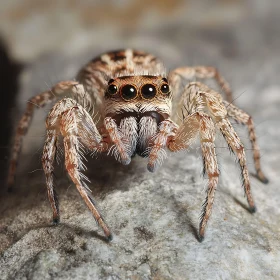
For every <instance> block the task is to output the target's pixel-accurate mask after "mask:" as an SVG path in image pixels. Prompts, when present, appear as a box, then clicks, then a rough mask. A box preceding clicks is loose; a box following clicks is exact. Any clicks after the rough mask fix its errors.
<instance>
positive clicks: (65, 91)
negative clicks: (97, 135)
mask: <svg viewBox="0 0 280 280" xmlns="http://www.w3.org/2000/svg"><path fill="white" fill-rule="evenodd" d="M77 85H78V83H77V82H75V81H64V82H60V83H58V84H57V85H55V86H54V87H53V88H52V89H51V90H49V91H46V92H42V93H40V94H38V95H36V96H34V97H32V98H30V99H29V101H28V102H27V106H26V109H25V112H24V114H23V116H22V117H21V119H20V121H19V123H18V126H17V129H16V134H15V139H14V144H13V147H12V151H11V159H10V163H9V171H8V178H7V179H8V180H7V185H8V187H9V189H11V188H12V186H13V185H14V182H15V173H16V166H17V162H18V158H19V154H20V150H21V146H22V139H23V137H24V135H25V134H26V133H27V130H28V128H29V126H30V122H31V119H32V116H33V113H34V109H35V108H37V107H38V108H42V107H44V106H45V105H46V104H48V103H50V102H52V101H53V100H55V99H56V98H57V97H59V96H64V95H69V93H74V92H75V91H77V92H78V91H79V88H78V87H77Z"/></svg>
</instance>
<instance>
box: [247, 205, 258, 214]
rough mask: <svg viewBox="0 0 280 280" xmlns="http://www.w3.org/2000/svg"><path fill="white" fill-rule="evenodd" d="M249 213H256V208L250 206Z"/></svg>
mask: <svg viewBox="0 0 280 280" xmlns="http://www.w3.org/2000/svg"><path fill="white" fill-rule="evenodd" d="M249 211H250V213H252V214H253V213H256V212H257V207H256V206H252V207H250V208H249Z"/></svg>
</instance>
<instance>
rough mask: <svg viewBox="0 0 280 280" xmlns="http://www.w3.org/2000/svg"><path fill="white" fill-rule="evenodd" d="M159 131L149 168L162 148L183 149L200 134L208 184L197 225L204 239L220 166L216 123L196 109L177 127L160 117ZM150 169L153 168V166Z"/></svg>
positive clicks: (156, 160)
mask: <svg viewBox="0 0 280 280" xmlns="http://www.w3.org/2000/svg"><path fill="white" fill-rule="evenodd" d="M159 130H160V131H159V133H158V135H157V137H156V139H155V141H154V143H155V144H154V146H153V148H152V150H151V153H150V157H149V163H148V169H149V170H151V166H152V167H155V163H157V162H158V161H159V160H158V157H159V155H160V151H161V149H163V148H164V146H167V147H168V149H169V150H170V151H172V152H176V151H179V150H186V149H188V148H189V146H190V145H191V143H192V142H193V141H194V140H195V138H196V136H197V135H198V134H199V135H200V141H201V149H202V155H203V159H204V163H205V170H206V172H207V175H208V188H207V195H206V199H205V202H204V204H203V210H202V215H201V222H200V225H199V240H200V241H202V240H203V239H204V234H205V228H206V224H207V222H208V220H209V218H210V215H211V211H212V206H213V202H214V195H215V190H216V188H217V184H218V178H219V170H218V164H217V157H216V152H215V144H214V140H215V125H214V123H213V121H212V119H211V117H210V116H208V115H206V114H205V113H201V112H195V113H193V114H191V115H189V116H187V117H186V118H185V120H184V122H183V124H182V125H181V126H180V127H179V128H177V125H175V124H174V123H173V122H171V121H163V122H162V123H161V125H160V129H159ZM152 170H153V169H152Z"/></svg>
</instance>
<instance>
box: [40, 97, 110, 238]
mask: <svg viewBox="0 0 280 280" xmlns="http://www.w3.org/2000/svg"><path fill="white" fill-rule="evenodd" d="M46 125H47V139H46V144H45V146H44V151H43V157H42V163H43V168H44V171H45V174H46V178H47V189H48V194H49V200H50V203H51V206H52V209H53V218H54V222H58V221H59V210H58V203H57V198H56V196H55V192H54V187H53V176H52V172H53V161H54V154H55V142H56V138H57V135H58V132H59V131H60V133H61V135H62V136H63V137H64V149H65V167H66V170H67V172H68V174H69V176H70V178H71V179H72V181H73V183H74V184H75V185H76V187H77V189H78V191H79V193H80V195H81V196H82V198H83V199H84V201H85V203H86V205H87V206H88V207H89V209H90V210H91V212H92V214H93V216H94V218H95V219H96V221H97V222H98V224H99V225H100V227H101V228H102V229H103V231H104V233H105V235H106V236H107V238H108V239H111V238H112V236H111V233H110V230H109V228H108V226H107V225H106V223H105V221H104V219H103V218H102V216H101V214H100V213H99V211H98V209H97V207H96V205H95V202H94V200H93V198H92V196H91V193H90V190H89V189H88V188H87V186H86V184H85V181H87V180H88V179H87V178H86V177H85V176H84V175H83V174H82V171H83V170H84V169H85V166H84V164H83V162H82V159H83V149H84V148H87V149H89V150H95V149H97V150H104V149H105V148H104V147H107V146H106V145H105V144H106V143H105V144H104V143H103V142H102V141H101V140H102V137H101V135H100V134H99V132H98V130H97V128H96V126H95V124H94V123H93V121H92V118H91V116H90V115H89V114H88V112H87V111H86V110H85V109H84V108H83V107H82V106H81V105H79V104H78V103H77V102H76V101H75V100H72V99H70V98H65V99H63V100H61V101H59V102H58V103H57V104H55V106H54V107H53V109H52V110H51V111H50V113H49V115H48V118H47V121H46ZM83 145H84V147H83Z"/></svg>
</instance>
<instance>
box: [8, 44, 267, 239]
mask: <svg viewBox="0 0 280 280" xmlns="http://www.w3.org/2000/svg"><path fill="white" fill-rule="evenodd" d="M196 78H200V79H205V78H213V79H215V80H216V82H217V83H218V85H219V86H220V87H221V89H223V91H224V92H225V93H226V97H227V101H225V100H223V98H222V96H221V95H220V94H219V93H218V92H216V91H214V90H212V89H210V88H209V87H207V86H206V85H204V84H202V83H200V82H191V83H189V84H187V85H186V86H185V87H184V89H183V91H182V90H180V85H181V84H182V82H183V79H188V80H191V79H196ZM58 98H60V100H59V101H58V102H57V103H56V104H55V105H54V106H53V108H52V109H51V111H50V112H49V114H48V116H47V119H46V127H47V136H46V142H45V145H44V149H43V156H42V164H43V169H44V172H45V175H46V183H47V190H48V197H49V200H50V204H51V207H52V210H53V222H54V223H58V222H59V208H58V199H57V196H56V193H55V190H54V182H53V180H54V178H53V171H54V167H53V164H54V159H55V155H56V151H57V148H58V147H57V146H58V139H59V136H60V135H62V137H63V143H64V150H65V167H66V170H67V172H68V174H69V176H70V178H71V179H72V181H73V183H74V184H75V185H76V187H77V189H78V191H79V193H80V195H81V196H82V198H83V199H84V201H85V203H86V204H87V206H88V207H89V209H90V210H91V212H92V214H93V216H94V218H95V219H96V220H97V222H98V224H99V226H100V227H101V228H102V229H103V230H104V233H105V235H106V237H107V238H108V239H111V238H112V234H111V231H110V230H109V228H108V226H107V224H106V223H105V221H104V219H103V217H102V216H101V215H100V213H99V212H98V210H97V208H96V206H95V203H94V200H93V198H92V196H91V193H90V190H89V189H88V188H87V186H86V184H85V181H86V180H85V179H86V178H85V176H84V175H83V174H82V171H83V170H84V169H85V166H84V164H83V151H84V150H85V149H86V150H87V151H91V152H96V153H99V152H100V153H110V152H112V153H113V154H114V156H115V158H116V159H117V160H118V161H120V162H121V163H122V164H124V165H127V164H129V163H130V161H131V158H132V157H133V156H134V155H135V154H138V155H140V156H142V157H146V158H147V160H148V165H147V168H148V170H149V171H151V172H153V171H154V170H155V169H156V168H157V167H158V166H159V165H160V164H161V162H162V159H163V158H164V157H165V156H166V152H165V149H168V150H169V151H171V152H177V151H180V150H187V149H188V148H189V147H190V145H191V144H192V142H193V140H194V139H195V138H196V136H198V135H199V137H200V141H201V150H202V155H203V161H204V166H205V171H206V173H207V175H208V188H207V191H206V199H205V202H204V204H203V209H202V215H201V221H200V225H199V239H200V240H201V241H202V240H203V238H204V234H205V227H206V224H207V221H208V219H209V217H210V215H211V209H212V205H213V202H214V194H215V190H216V188H217V184H218V178H219V169H218V163H217V157H216V152H215V143H214V140H215V134H216V129H219V130H220V132H221V133H222V135H223V136H224V138H225V140H226V142H227V143H228V146H229V148H230V149H231V150H232V151H233V152H234V153H235V154H236V156H237V158H238V160H239V165H240V167H241V171H242V177H243V186H244V191H245V194H246V197H247V200H248V203H249V207H250V208H249V209H250V210H251V212H255V211H256V207H255V203H254V200H253V197H252V194H251V188H250V181H249V175H248V169H247V166H246V158H245V152H244V147H243V145H242V143H241V141H240V139H239V137H238V135H237V134H236V132H235V131H234V129H233V127H232V125H231V123H230V121H229V119H228V118H229V117H230V118H232V119H234V120H236V121H237V122H239V123H241V124H245V125H247V127H248V130H249V137H250V141H251V144H252V147H253V152H254V163H255V168H256V172H257V177H258V178H259V179H260V180H261V181H262V182H263V183H267V182H268V180H267V179H266V177H265V176H264V174H263V172H262V171H261V167H260V153H259V148H258V145H257V142H256V135H255V129H254V124H253V121H252V118H251V117H250V115H248V114H247V113H245V112H244V111H242V110H241V109H239V108H237V107H236V106H234V105H233V104H232V93H231V90H230V88H229V85H228V83H227V82H226V81H225V80H224V78H223V77H222V76H221V75H220V74H219V72H218V71H217V70H216V69H215V68H213V67H205V66H199V67H181V68H177V69H175V70H173V71H171V72H170V73H169V74H168V75H167V74H166V72H165V70H164V68H163V66H162V63H161V62H160V61H159V60H158V59H157V58H156V57H154V56H153V55H151V54H148V53H144V52H141V51H135V50H130V49H127V50H121V51H114V52H108V53H105V54H103V55H101V56H99V57H97V58H95V59H93V60H92V61H90V62H89V63H88V64H87V65H86V66H85V67H84V68H82V69H81V70H80V72H79V73H78V75H77V78H76V81H64V82H60V83H58V84H56V85H55V86H54V87H53V88H52V89H51V90H49V91H46V92H43V93H41V94H39V95H36V96H35V97H33V98H31V99H30V100H29V102H28V104H27V108H26V111H25V113H24V115H23V117H22V118H21V120H20V122H19V125H18V128H17V132H16V136H15V143H14V146H13V150H12V157H11V163H10V169H9V176H8V184H9V186H11V185H12V184H13V183H14V178H15V171H16V163H17V161H18V157H19V153H20V149H21V145H22V139H23V136H24V135H25V134H26V132H27V129H28V127H29V125H30V121H31V117H32V115H33V112H34V108H36V107H43V106H44V105H46V104H47V103H49V102H52V101H54V100H57V99H58ZM174 105H175V106H176V108H175V114H173V115H171V110H172V107H173V106H174ZM93 112H95V113H96V112H98V113H99V114H100V116H101V118H100V121H99V122H96V123H95V122H94V121H93ZM177 112H182V113H183V117H182V118H177V119H176V122H175V121H174V116H175V117H176V116H178V113H177ZM171 116H172V118H171ZM172 119H173V120H172Z"/></svg>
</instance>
